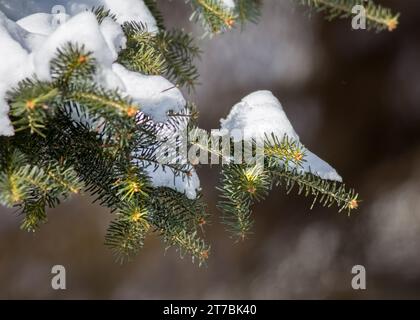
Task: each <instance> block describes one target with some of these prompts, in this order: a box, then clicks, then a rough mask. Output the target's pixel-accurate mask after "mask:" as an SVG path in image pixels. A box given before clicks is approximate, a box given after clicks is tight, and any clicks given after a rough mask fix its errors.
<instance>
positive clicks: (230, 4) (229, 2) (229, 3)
mask: <svg viewBox="0 0 420 320" xmlns="http://www.w3.org/2000/svg"><path fill="white" fill-rule="evenodd" d="M222 4H223V5H224V6H225V7H226V8H228V9H231V10H232V9H234V8H235V1H233V0H222Z"/></svg>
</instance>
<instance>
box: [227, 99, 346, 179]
mask: <svg viewBox="0 0 420 320" xmlns="http://www.w3.org/2000/svg"><path fill="white" fill-rule="evenodd" d="M220 123H221V128H222V129H226V130H228V131H229V132H230V133H231V136H232V138H233V139H234V140H238V138H239V136H238V135H237V133H240V136H242V135H243V138H244V139H245V140H247V141H250V140H251V139H253V138H255V139H264V137H265V136H266V135H270V134H274V135H275V136H277V137H278V138H279V139H282V138H283V137H284V136H285V135H286V136H288V137H289V138H291V139H293V140H294V141H296V142H300V139H299V136H298V135H297V133H296V131H295V130H294V129H293V126H292V124H291V123H290V121H289V119H288V118H287V115H286V113H285V112H284V110H283V107H282V105H281V103H280V101H279V100H278V99H277V98H276V97H275V96H274V95H273V94H272V93H271V92H270V91H257V92H254V93H251V94H250V95H248V96H246V97H245V98H243V99H242V101H241V102H239V103H237V104H236V105H235V106H234V107H233V108H232V110H231V111H230V113H229V115H228V116H227V118H226V119H222V120H220ZM235 131H236V132H235ZM305 151H306V157H305V162H303V164H302V166H303V167H302V168H300V169H299V170H300V171H301V172H311V173H313V174H315V175H317V176H319V177H320V178H322V179H327V180H334V181H340V182H341V181H342V178H341V177H340V176H339V175H338V173H337V171H336V170H335V169H334V168H333V167H331V166H330V165H329V164H328V163H327V162H325V161H324V160H322V159H321V158H319V157H318V156H317V155H315V154H314V153H312V152H311V151H309V150H308V149H306V150H305Z"/></svg>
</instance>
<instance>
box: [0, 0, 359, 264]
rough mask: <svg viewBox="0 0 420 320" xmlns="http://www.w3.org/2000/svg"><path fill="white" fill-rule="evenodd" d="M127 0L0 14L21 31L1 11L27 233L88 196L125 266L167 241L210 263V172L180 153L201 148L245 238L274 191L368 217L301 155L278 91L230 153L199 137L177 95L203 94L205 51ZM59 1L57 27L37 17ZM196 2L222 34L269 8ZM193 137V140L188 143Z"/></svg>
mask: <svg viewBox="0 0 420 320" xmlns="http://www.w3.org/2000/svg"><path fill="white" fill-rule="evenodd" d="M127 1H129V2H130V3H129V4H130V5H128V6H121V5H120V4H119V3H120V2H119V1H110V0H107V1H105V0H103V1H102V0H97V1H96V4H97V5H98V6H96V7H95V8H89V10H88V12H86V11H85V10H84V9H83V8H80V7H77V6H72V1H54V3H53V2H51V1H49V0H45V1H39V2H37V3H35V4H34V3H33V2H31V4H28V6H27V7H25V10H29V11H28V12H24V11H25V10H23V9H22V8H20V9H19V8H17V9H16V11H13V8H14V7H13V4H12V5H8V6H2V5H1V4H0V10H5V12H6V13H7V14H9V15H11V16H14V17H15V20H17V21H16V22H15V21H12V20H10V19H9V18H7V17H6V15H4V14H3V13H2V12H0V37H1V39H2V50H0V74H1V75H6V76H5V77H2V78H1V80H0V203H1V204H2V205H4V206H8V207H17V208H18V209H20V210H21V212H22V214H23V221H22V228H23V229H25V230H29V231H34V230H35V229H36V228H37V227H38V226H39V225H41V224H42V223H44V222H46V221H47V215H46V208H51V207H55V206H57V205H58V204H59V203H60V201H62V200H63V199H65V198H67V197H69V196H70V195H71V194H75V193H84V194H89V195H91V196H93V197H94V199H95V200H94V201H97V202H98V203H99V204H101V205H103V206H106V207H108V208H109V209H110V210H111V211H112V212H113V213H114V214H115V219H114V221H113V222H112V223H111V225H110V227H109V229H108V232H107V235H106V244H107V245H109V246H110V247H111V248H112V250H113V251H114V252H115V253H116V255H117V257H118V258H119V259H121V260H123V259H125V258H127V257H131V256H133V255H134V254H136V253H137V252H138V250H139V249H140V248H141V247H142V246H143V244H144V239H145V237H146V236H147V234H149V233H151V232H156V233H158V234H159V235H161V238H162V241H163V242H164V243H165V245H167V246H175V247H176V248H178V250H179V251H180V253H181V255H185V254H188V255H190V256H191V257H192V258H193V260H195V261H198V262H199V263H200V264H201V263H204V262H205V261H206V260H207V258H208V257H209V254H210V246H209V245H208V244H207V243H206V242H205V241H204V240H203V233H202V229H203V228H204V227H205V226H206V225H208V222H209V219H210V217H209V215H208V213H207V212H206V206H205V203H204V202H203V200H202V197H201V188H200V182H199V178H198V175H197V173H196V170H195V167H196V166H197V165H198V164H199V163H200V161H198V162H197V161H196V158H194V160H193V161H191V159H190V157H189V156H188V155H187V154H182V153H178V152H177V150H184V149H187V150H189V149H190V148H195V149H194V150H196V151H197V152H199V153H200V152H203V153H208V155H207V157H210V158H218V159H219V160H221V161H220V163H222V173H221V185H220V187H219V190H220V191H221V200H220V203H219V207H220V208H221V209H222V210H223V211H224V216H223V221H224V223H225V224H226V226H227V228H228V229H229V230H230V231H232V232H233V235H235V236H237V237H238V238H240V239H243V238H245V237H246V235H247V234H248V233H249V232H250V231H251V226H252V218H251V208H252V204H253V203H254V202H255V201H260V200H262V199H264V197H265V196H266V195H267V194H268V192H269V191H270V190H271V189H272V186H274V185H279V186H285V187H286V190H287V191H290V190H291V188H292V187H293V186H294V185H296V186H297V187H298V192H299V193H304V194H305V195H307V196H313V197H314V202H315V201H316V202H319V203H321V204H324V205H327V206H330V205H332V204H337V205H338V208H339V210H344V209H345V210H347V211H349V212H350V211H351V210H353V209H357V207H358V205H359V201H358V196H357V194H356V193H355V192H354V191H353V190H347V189H346V188H345V187H344V185H343V184H342V183H341V180H342V179H341V177H340V176H339V175H338V174H337V172H336V171H335V170H334V169H333V168H332V167H331V166H330V165H328V164H327V163H326V162H324V161H323V160H321V159H320V158H318V157H317V156H316V155H315V154H313V153H312V152H310V151H309V150H308V149H307V148H306V147H304V146H303V144H301V142H300V140H299V136H298V135H297V134H296V132H295V131H294V129H293V127H292V125H291V123H290V122H289V120H288V118H287V116H286V114H285V112H284V110H283V108H282V106H281V104H280V102H279V101H278V100H277V99H276V98H275V97H274V96H273V95H272V94H271V93H270V92H268V91H258V92H255V93H252V94H250V95H248V96H247V97H245V98H244V99H242V101H240V102H239V103H238V104H236V105H235V106H234V107H233V108H232V110H231V112H230V114H229V115H228V116H227V118H226V119H224V120H222V121H221V129H222V131H224V132H227V135H228V139H227V141H228V142H229V143H230V144H229V145H228V147H226V148H225V146H224V145H223V144H222V145H221V146H217V147H215V146H214V145H213V144H212V140H211V138H208V137H207V138H205V139H204V140H196V139H194V135H195V134H196V133H197V132H200V130H199V128H198V127H197V124H196V115H197V113H196V111H195V108H194V106H193V104H191V103H188V102H187V101H186V100H185V99H184V97H183V95H182V93H181V91H180V90H179V88H178V86H184V87H186V88H191V87H192V86H194V85H195V84H196V81H197V69H196V67H195V66H194V64H193V62H194V59H195V58H197V57H198V56H199V54H200V51H199V49H198V47H196V45H195V44H194V42H193V39H192V38H191V36H190V35H189V34H185V33H183V32H182V31H178V30H166V29H165V27H164V24H163V19H162V16H161V15H160V13H159V11H158V7H157V3H156V1H154V0H146V1H144V2H143V1H141V0H127ZM6 2H7V1H6ZM57 2H58V3H59V4H63V5H65V8H66V10H67V13H68V16H66V20H65V21H62V23H60V24H58V25H57V24H54V23H53V22H54V18H55V17H54V15H51V14H47V13H40V14H31V13H33V12H43V11H44V12H47V11H45V10H49V9H50V7H49V6H50V5H51V4H56V3H57ZM78 3H79V4H80V3H82V4H83V3H85V2H84V1H78ZM86 3H88V1H86ZM89 4H90V5H91V4H92V1H89ZM191 4H192V5H193V8H194V10H195V11H196V12H197V14H198V18H199V19H202V21H204V23H206V24H210V25H209V27H208V28H207V30H211V31H212V32H216V33H217V32H220V31H222V30H225V29H227V28H228V27H231V26H233V25H235V23H234V22H241V23H242V22H244V21H245V20H251V21H256V19H257V17H258V16H259V5H260V1H256V0H255V1H254V0H236V1H228V0H224V1H214V0H212V1H207V0H203V1H201V0H200V1H198V0H197V1H191ZM101 5H102V6H104V7H101ZM127 8H128V9H127ZM152 13H153V14H152ZM215 16H217V17H215ZM230 17H233V20H232V21H231V20H230ZM164 77H167V78H168V79H169V80H171V81H173V82H174V83H175V84H174V83H172V82H170V81H168V80H167V79H166V78H164ZM182 132H188V133H191V135H190V136H189V138H190V139H178V137H179V136H180V134H181V133H182ZM238 132H241V133H243V134H241V135H237V133H238ZM238 144H239V145H243V146H245V145H248V146H251V150H257V149H258V147H259V146H262V147H261V149H262V151H263V155H264V157H263V161H262V162H261V161H259V160H261V159H260V158H258V156H257V154H254V153H253V152H251V154H250V156H251V158H253V156H254V155H255V157H254V158H255V163H252V162H248V161H243V160H246V159H245V158H244V157H245V156H244V155H243V154H242V155H241V156H240V157H239V158H240V159H239V160H242V162H241V161H239V162H236V160H238V158H237V154H236V153H235V148H234V147H233V146H235V145H238ZM168 146H169V147H168ZM162 150H165V155H166V160H168V159H170V161H169V162H163V161H162V152H161V151H162Z"/></svg>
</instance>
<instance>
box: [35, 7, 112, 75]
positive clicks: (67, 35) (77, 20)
mask: <svg viewBox="0 0 420 320" xmlns="http://www.w3.org/2000/svg"><path fill="white" fill-rule="evenodd" d="M69 42H70V43H78V44H83V45H84V46H85V49H86V50H87V51H92V52H93V56H94V57H95V59H96V60H97V62H98V64H99V65H101V66H103V67H108V68H110V67H111V66H112V63H113V62H114V60H115V58H116V57H115V56H113V55H112V51H111V50H110V48H109V47H108V44H107V42H106V40H105V38H104V36H103V35H102V33H101V30H100V27H99V24H98V22H97V20H96V17H95V15H94V14H93V13H91V12H82V13H79V14H78V15H76V16H74V17H73V18H71V19H70V20H69V21H67V22H66V23H64V24H62V25H60V26H59V27H58V28H57V30H55V32H54V33H52V34H51V35H50V36H49V37H48V38H47V39H46V40H45V41H44V42H43V43H42V44H40V46H39V48H38V49H37V50H36V51H35V52H34V53H33V60H34V66H35V71H36V74H37V75H38V77H39V78H40V79H41V80H51V74H50V61H51V60H52V59H53V58H54V57H55V56H56V55H57V49H58V48H62V47H64V46H65V45H66V44H67V43H69Z"/></svg>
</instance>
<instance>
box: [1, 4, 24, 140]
mask: <svg viewBox="0 0 420 320" xmlns="http://www.w3.org/2000/svg"><path fill="white" fill-rule="evenodd" d="M26 35H27V34H26V32H25V31H24V30H23V29H22V28H20V27H19V26H18V25H17V24H16V23H14V22H13V21H11V20H9V19H8V18H7V17H6V16H5V15H4V14H3V13H2V12H0V43H1V50H0V135H6V136H10V135H13V127H12V125H11V123H10V120H9V117H8V112H9V105H8V104H7V102H6V101H5V95H6V92H7V91H8V90H9V89H11V88H12V87H13V86H15V85H16V84H17V83H18V82H19V80H21V79H23V78H25V77H27V76H28V75H30V74H31V72H32V65H31V63H30V61H29V56H28V51H27V50H26V49H25V48H24V46H22V44H24V43H25V37H26Z"/></svg>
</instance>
